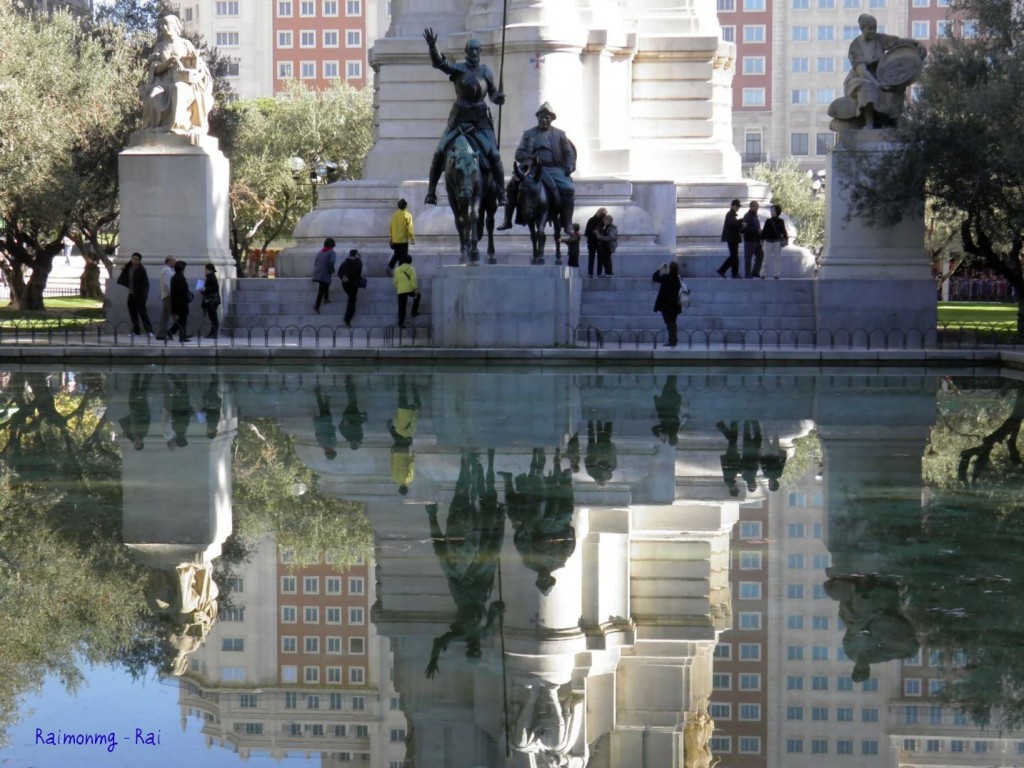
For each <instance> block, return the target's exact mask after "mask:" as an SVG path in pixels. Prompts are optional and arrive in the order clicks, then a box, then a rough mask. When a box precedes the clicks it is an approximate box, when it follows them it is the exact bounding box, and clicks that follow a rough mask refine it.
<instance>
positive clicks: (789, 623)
mask: <svg viewBox="0 0 1024 768" xmlns="http://www.w3.org/2000/svg"><path fill="white" fill-rule="evenodd" d="M803 628H804V617H803V616H787V617H786V629H803Z"/></svg>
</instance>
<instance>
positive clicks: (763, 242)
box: [716, 200, 789, 280]
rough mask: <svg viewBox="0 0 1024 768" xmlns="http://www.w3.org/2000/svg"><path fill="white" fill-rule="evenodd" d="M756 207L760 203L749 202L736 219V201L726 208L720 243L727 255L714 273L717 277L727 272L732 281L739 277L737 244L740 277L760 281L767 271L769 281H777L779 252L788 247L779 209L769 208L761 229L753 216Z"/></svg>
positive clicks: (787, 239) (755, 212)
mask: <svg viewBox="0 0 1024 768" xmlns="http://www.w3.org/2000/svg"><path fill="white" fill-rule="evenodd" d="M760 207H761V206H760V203H758V202H757V201H756V200H751V201H750V205H749V206H748V207H747V212H746V213H745V214H743V217H742V218H740V201H739V200H733V201H732V204H731V205H730V206H729V211H728V213H726V214H725V223H724V224H723V226H722V242H724V243H725V244H726V245H727V246H728V248H729V255H728V256H727V257H726V259H725V261H723V262H722V266H720V267H719V268H718V269H717V270H716V271H717V273H718V276H719V277H725V273H726V272H727V271H728V272H730V273H731V275H732V277H735V278H738V277H739V276H740V243H743V276H744V277H748V278H753V277H759V278H764V277H766V275H765V274H764V273H765V272H767V271H771V272H772V273H773V274H772V277H773V278H775V279H776V280H778V279H779V274H780V269H781V267H782V249H783V248H784V247H785V246H787V245H789V233H788V232H787V231H786V222H785V221H783V220H782V206H781V205H773V206H772V207H771V217H770V218H768V220H767V221H765V223H764V225H762V224H761V219H760V217H759V216H758V214H757V212H758V210H759V208H760ZM766 261H767V265H766V264H765V262H766Z"/></svg>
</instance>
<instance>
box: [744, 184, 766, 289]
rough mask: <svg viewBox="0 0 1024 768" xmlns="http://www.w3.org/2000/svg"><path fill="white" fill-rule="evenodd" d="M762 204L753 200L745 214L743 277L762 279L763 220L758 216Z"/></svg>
mask: <svg viewBox="0 0 1024 768" xmlns="http://www.w3.org/2000/svg"><path fill="white" fill-rule="evenodd" d="M758 208H760V204H759V203H758V202H757V200H751V201H750V206H749V207H748V208H747V212H746V213H745V214H743V276H744V277H760V276H761V262H762V261H764V251H763V250H762V248H761V220H760V219H759V218H758V216H757V210H758Z"/></svg>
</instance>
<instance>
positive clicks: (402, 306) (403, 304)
mask: <svg viewBox="0 0 1024 768" xmlns="http://www.w3.org/2000/svg"><path fill="white" fill-rule="evenodd" d="M393 280H394V283H395V293H397V294H398V326H399V327H400V328H404V327H405V314H406V308H407V306H408V304H409V299H410V298H412V299H413V305H412V315H413V317H415V316H416V314H417V312H418V309H419V295H420V292H419V283H418V282H417V281H416V268H415V267H413V265H412V256H410V255H409V254H406V255H405V256H404V257H403V258H402V261H401V263H400V264H399V265H398V266H397V267H396V268H395V274H394V277H393Z"/></svg>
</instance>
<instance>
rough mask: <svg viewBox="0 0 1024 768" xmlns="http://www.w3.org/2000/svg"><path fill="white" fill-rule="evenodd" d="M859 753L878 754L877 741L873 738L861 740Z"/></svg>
mask: <svg viewBox="0 0 1024 768" xmlns="http://www.w3.org/2000/svg"><path fill="white" fill-rule="evenodd" d="M860 753H861V754H862V755H877V754H878V742H877V741H875V740H874V739H871V740H868V741H862V742H861V743H860Z"/></svg>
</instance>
